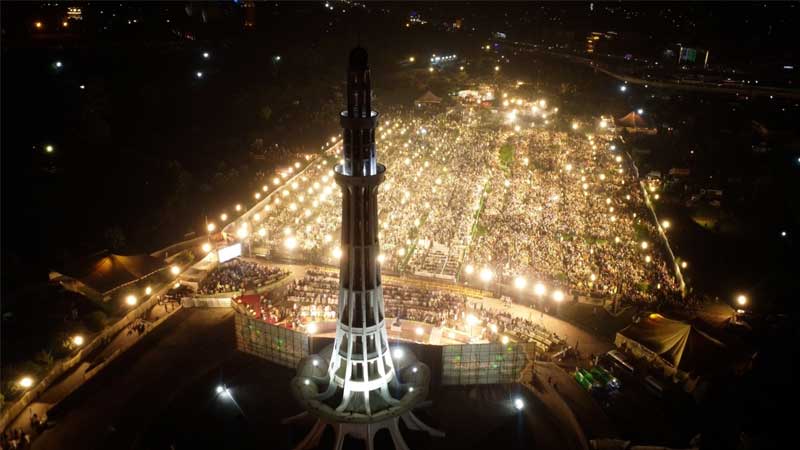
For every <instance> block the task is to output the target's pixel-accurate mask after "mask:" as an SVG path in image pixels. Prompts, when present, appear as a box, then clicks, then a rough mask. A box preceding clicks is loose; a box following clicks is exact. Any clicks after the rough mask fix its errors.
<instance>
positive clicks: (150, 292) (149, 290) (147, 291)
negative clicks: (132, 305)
mask: <svg viewBox="0 0 800 450" xmlns="http://www.w3.org/2000/svg"><path fill="white" fill-rule="evenodd" d="M152 293H153V288H151V287H150V286H147V287H146V288H144V295H150V294H152Z"/></svg>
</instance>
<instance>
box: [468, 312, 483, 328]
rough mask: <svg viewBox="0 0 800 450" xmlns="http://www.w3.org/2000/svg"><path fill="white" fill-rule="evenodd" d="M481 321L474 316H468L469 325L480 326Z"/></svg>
mask: <svg viewBox="0 0 800 450" xmlns="http://www.w3.org/2000/svg"><path fill="white" fill-rule="evenodd" d="M479 323H480V320H479V319H478V318H477V317H475V316H474V315H472V314H468V315H467V325H469V326H471V327H474V326H475V325H477V324H479Z"/></svg>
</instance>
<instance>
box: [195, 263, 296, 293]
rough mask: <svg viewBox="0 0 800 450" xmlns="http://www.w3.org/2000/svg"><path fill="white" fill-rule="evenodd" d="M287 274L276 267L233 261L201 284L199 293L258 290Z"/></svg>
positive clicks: (213, 272) (223, 265)
mask: <svg viewBox="0 0 800 450" xmlns="http://www.w3.org/2000/svg"><path fill="white" fill-rule="evenodd" d="M286 274H287V272H286V271H284V270H281V269H279V268H277V267H274V266H265V265H263V264H258V263H254V262H250V261H245V260H242V259H233V260H230V261H226V262H224V263H222V264H220V265H219V266H217V267H216V268H214V270H213V271H211V273H209V274H208V276H206V277H205V278H204V279H203V281H201V282H200V285H199V289H198V293H200V294H218V293H223V292H237V291H244V290H247V289H256V288H259V287H261V286H265V285H267V284H269V283H272V282H274V281H277V280H278V279H280V278H282V277H284V276H285V275H286Z"/></svg>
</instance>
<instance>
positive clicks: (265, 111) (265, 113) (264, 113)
mask: <svg viewBox="0 0 800 450" xmlns="http://www.w3.org/2000/svg"><path fill="white" fill-rule="evenodd" d="M270 117H272V108H270V107H269V106H264V107H262V108H261V118H262V119H264V122H269V119H270Z"/></svg>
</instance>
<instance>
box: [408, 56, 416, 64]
mask: <svg viewBox="0 0 800 450" xmlns="http://www.w3.org/2000/svg"><path fill="white" fill-rule="evenodd" d="M414 61H416V59H415V58H414V57H413V56H410V57H409V58H408V62H412V63H413V62H414Z"/></svg>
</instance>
